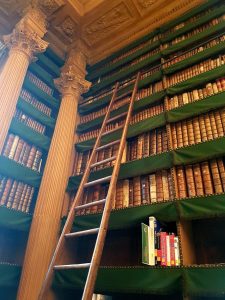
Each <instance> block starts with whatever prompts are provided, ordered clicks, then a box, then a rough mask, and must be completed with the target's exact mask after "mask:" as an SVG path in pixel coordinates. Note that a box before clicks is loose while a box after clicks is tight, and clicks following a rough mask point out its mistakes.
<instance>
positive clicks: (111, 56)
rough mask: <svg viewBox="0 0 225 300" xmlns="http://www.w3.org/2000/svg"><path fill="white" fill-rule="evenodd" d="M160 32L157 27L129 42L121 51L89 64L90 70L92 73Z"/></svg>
mask: <svg viewBox="0 0 225 300" xmlns="http://www.w3.org/2000/svg"><path fill="white" fill-rule="evenodd" d="M158 33H159V30H158V29H156V30H154V31H152V32H150V33H149V34H147V35H145V36H143V37H142V38H140V39H138V40H136V41H134V42H133V43H131V44H129V45H128V46H126V47H124V48H122V49H120V50H119V51H117V52H115V53H113V54H112V55H110V56H108V57H106V58H105V59H103V60H101V61H100V62H97V63H96V64H94V65H93V66H89V67H88V72H89V73H92V72H94V71H95V70H97V69H99V68H100V67H101V66H103V65H104V64H106V63H107V62H110V61H111V60H112V59H114V58H116V57H118V56H120V55H121V54H123V53H126V52H127V51H129V50H131V49H133V48H135V47H137V46H139V45H140V44H141V43H144V42H147V41H148V40H150V39H151V38H153V37H154V36H156V35H157V34H158Z"/></svg>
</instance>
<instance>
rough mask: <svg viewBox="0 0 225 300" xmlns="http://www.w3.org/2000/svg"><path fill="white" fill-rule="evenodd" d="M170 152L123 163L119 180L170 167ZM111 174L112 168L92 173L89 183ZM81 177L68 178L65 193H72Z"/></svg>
mask: <svg viewBox="0 0 225 300" xmlns="http://www.w3.org/2000/svg"><path fill="white" fill-rule="evenodd" d="M172 165H173V164H172V155H171V152H164V153H161V154H158V155H152V156H149V157H145V158H143V159H139V160H133V161H129V162H126V163H123V164H122V165H121V168H120V173H119V179H124V178H129V177H135V176H139V175H145V174H149V173H152V172H155V171H156V170H163V169H168V168H170V167H172ZM111 174H112V168H111V167H110V168H105V169H102V170H99V171H96V172H92V173H91V174H90V176H89V181H92V180H96V179H99V178H102V177H106V176H109V175H111ZM81 178H82V176H81V175H78V176H72V177H70V178H69V182H68V186H67V191H68V192H71V191H74V190H75V189H76V188H77V187H78V186H79V184H80V181H81Z"/></svg>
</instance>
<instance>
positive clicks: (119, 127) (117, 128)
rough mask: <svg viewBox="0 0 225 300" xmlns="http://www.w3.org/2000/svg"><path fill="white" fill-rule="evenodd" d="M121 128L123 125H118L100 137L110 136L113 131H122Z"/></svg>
mask: <svg viewBox="0 0 225 300" xmlns="http://www.w3.org/2000/svg"><path fill="white" fill-rule="evenodd" d="M123 127H124V125H120V126H118V127H116V128H114V129H112V130H110V131H106V132H103V134H102V136H104V135H107V134H110V133H112V132H114V131H117V130H119V129H122V128H123Z"/></svg>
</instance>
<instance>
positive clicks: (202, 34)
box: [161, 21, 225, 56]
mask: <svg viewBox="0 0 225 300" xmlns="http://www.w3.org/2000/svg"><path fill="white" fill-rule="evenodd" d="M224 29H225V21H222V22H220V23H219V24H217V25H215V26H212V27H210V28H208V29H207V30H204V31H202V32H199V33H197V34H195V35H193V36H191V37H190V38H187V39H185V40H183V41H181V42H179V43H177V44H174V45H172V46H170V47H168V48H166V49H164V50H162V52H161V53H162V55H163V56H168V55H170V54H172V53H174V52H178V51H180V50H182V49H184V48H186V47H188V46H190V45H192V44H195V43H197V42H201V41H202V40H204V39H205V38H207V37H210V36H212V35H217V34H218V33H219V32H221V31H223V30H224Z"/></svg>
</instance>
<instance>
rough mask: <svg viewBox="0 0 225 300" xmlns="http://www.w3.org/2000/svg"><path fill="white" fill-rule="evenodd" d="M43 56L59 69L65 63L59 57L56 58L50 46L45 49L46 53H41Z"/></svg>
mask: <svg viewBox="0 0 225 300" xmlns="http://www.w3.org/2000/svg"><path fill="white" fill-rule="evenodd" d="M43 55H45V56H47V57H48V58H49V59H51V60H52V61H53V62H54V63H55V64H56V65H57V66H58V67H59V68H61V67H62V66H63V65H64V63H65V61H64V59H62V58H61V57H60V56H58V55H57V54H56V53H55V52H54V51H53V50H52V49H51V46H50V47H48V48H47V49H46V51H45V52H44V53H43Z"/></svg>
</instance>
